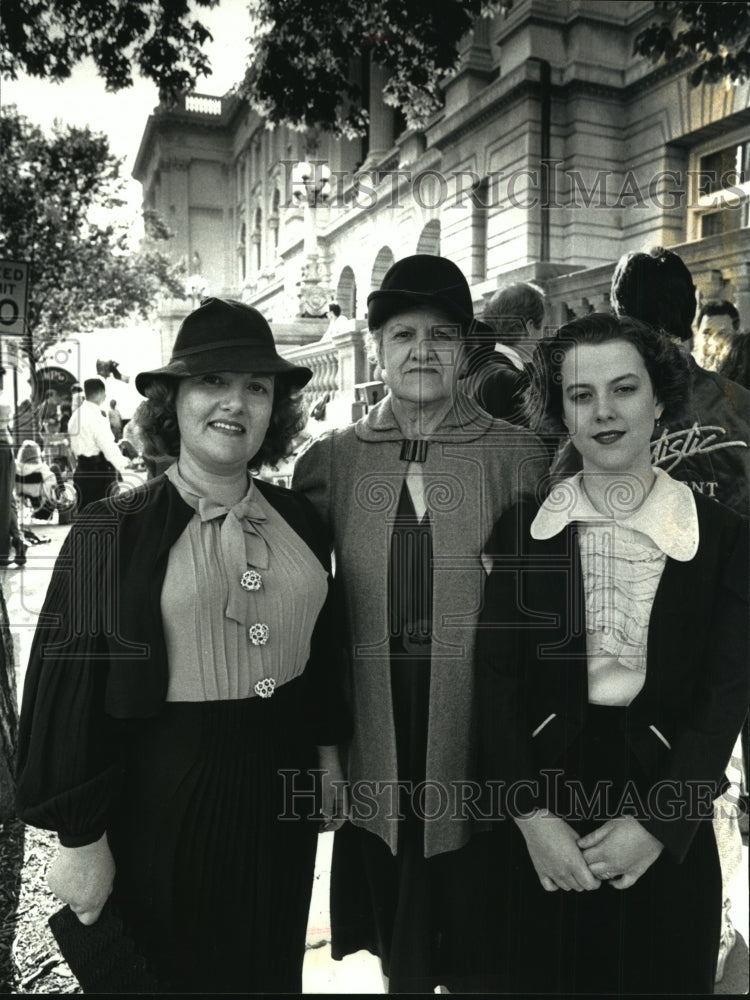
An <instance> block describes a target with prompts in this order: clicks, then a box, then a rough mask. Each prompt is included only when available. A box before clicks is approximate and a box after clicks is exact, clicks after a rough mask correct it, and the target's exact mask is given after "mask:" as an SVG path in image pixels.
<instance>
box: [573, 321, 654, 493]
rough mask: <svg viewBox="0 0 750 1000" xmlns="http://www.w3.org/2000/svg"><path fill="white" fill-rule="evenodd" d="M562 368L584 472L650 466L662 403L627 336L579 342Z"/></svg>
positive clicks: (643, 469) (643, 470)
mask: <svg viewBox="0 0 750 1000" xmlns="http://www.w3.org/2000/svg"><path fill="white" fill-rule="evenodd" d="M560 374H561V376H562V399H563V420H564V422H565V426H566V427H567V428H568V430H569V432H570V440H571V443H572V444H573V446H574V447H575V448H576V450H577V451H578V452H579V454H580V455H581V458H582V460H583V469H584V472H607V473H612V472H628V473H633V474H635V475H638V474H643V473H647V472H649V471H650V469H651V446H650V442H651V434H652V432H653V429H654V422H655V420H658V418H659V417H660V416H661V412H662V406H661V404H660V403H659V402H658V401H657V400H656V397H655V395H654V389H653V386H652V384H651V378H650V376H649V374H648V371H647V369H646V366H645V364H644V362H643V358H642V357H641V355H640V353H639V352H638V350H637V349H636V348H635V347H634V346H633V345H632V344H631V343H629V342H628V341H627V340H610V341H606V342H604V343H602V344H576V345H575V347H572V348H571V349H570V350H569V351H568V352H567V354H566V355H565V359H564V361H563V363H562V366H561V369H560Z"/></svg>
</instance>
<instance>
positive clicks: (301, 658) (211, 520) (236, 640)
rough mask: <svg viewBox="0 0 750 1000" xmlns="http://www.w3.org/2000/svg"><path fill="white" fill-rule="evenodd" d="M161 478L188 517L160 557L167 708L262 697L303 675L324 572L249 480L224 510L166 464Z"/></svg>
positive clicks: (323, 595)
mask: <svg viewBox="0 0 750 1000" xmlns="http://www.w3.org/2000/svg"><path fill="white" fill-rule="evenodd" d="M166 476H167V477H168V478H169V479H170V481H171V482H172V484H173V486H174V487H175V488H176V489H177V490H178V492H179V494H180V496H181V497H182V499H183V500H184V501H185V502H186V503H187V504H189V505H190V506H191V507H193V509H194V510H195V515H194V516H193V517H192V519H191V520H190V521H189V522H188V525H187V527H186V528H185V531H184V532H183V533H182V535H181V536H180V537H179V538H178V540H177V542H176V543H175V544H174V545H173V546H172V548H171V550H170V552H169V561H168V563H167V572H166V576H165V579H164V586H163V588H162V593H161V613H162V618H163V622H164V635H165V639H166V645H167V659H168V667H169V687H168V690H167V701H216V700H227V699H238V698H252V697H256V696H257V695H259V694H268V693H269V692H270V690H273V688H276V687H278V686H280V685H281V684H285V683H287V682H288V681H290V680H293V679H294V678H295V677H297V676H298V675H299V674H301V673H302V671H303V670H304V668H305V665H306V663H307V661H308V659H309V657H310V639H311V636H312V632H313V629H314V627H315V623H316V621H317V618H318V615H319V613H320V611H321V609H322V607H323V604H324V602H325V599H326V594H327V589H328V577H327V574H326V572H325V570H324V568H323V567H322V566H321V564H320V561H319V560H318V559H317V558H316V556H315V555H314V553H313V552H312V551H311V550H310V548H309V547H308V546H307V545H306V544H305V542H304V541H303V540H302V539H301V538H300V537H299V535H298V534H297V533H296V532H295V531H294V530H293V529H292V528H291V527H290V526H289V524H287V522H286V521H285V520H284V519H283V518H282V517H281V515H280V514H279V513H278V512H277V511H276V510H275V508H274V507H272V506H271V504H270V503H268V501H267V500H266V499H265V498H264V497H263V496H262V495H261V493H260V491H259V490H257V489H256V488H255V487H254V485H253V483H252V481H251V482H250V487H249V489H248V492H247V494H246V495H245V497H244V498H243V499H242V500H241V501H240V502H239V503H238V504H236V505H235V506H234V507H233V508H232V509H231V510H229V511H228V512H227V508H225V507H222V506H220V505H219V504H216V503H213V502H212V501H211V500H210V498H209V497H207V496H205V495H203V496H202V495H201V494H200V493H199V492H198V491H197V490H196V489H195V488H194V487H193V486H192V485H189V484H188V483H186V482H185V480H184V479H183V478H182V477H181V476H180V474H179V472H178V470H177V464H176V463H175V464H174V465H172V466H171V467H170V468H169V469H168V470H167V471H166ZM229 519H234V522H232V521H230V520H229ZM227 521H229V524H228V525H227V524H226V522H227ZM228 529H229V538H228V539H227V530H228Z"/></svg>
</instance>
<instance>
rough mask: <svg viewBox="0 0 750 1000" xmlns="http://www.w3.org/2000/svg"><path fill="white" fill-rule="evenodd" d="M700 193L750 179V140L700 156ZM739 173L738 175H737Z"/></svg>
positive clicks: (709, 192)
mask: <svg viewBox="0 0 750 1000" xmlns="http://www.w3.org/2000/svg"><path fill="white" fill-rule="evenodd" d="M700 170H701V174H702V175H703V174H708V176H707V177H704V176H701V178H700V194H702V195H705V194H712V193H713V192H714V191H720V190H721V189H722V188H726V187H732V186H733V185H735V184H744V183H745V182H746V181H748V180H750V142H742V143H739V144H735V145H732V146H726V147H725V148H724V149H719V150H717V151H716V152H715V153H709V155H708V156H701V159H700ZM738 175H739V177H738Z"/></svg>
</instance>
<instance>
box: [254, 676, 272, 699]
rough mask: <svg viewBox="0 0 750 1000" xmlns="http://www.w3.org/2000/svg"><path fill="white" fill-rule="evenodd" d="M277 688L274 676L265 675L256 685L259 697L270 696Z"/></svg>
mask: <svg viewBox="0 0 750 1000" xmlns="http://www.w3.org/2000/svg"><path fill="white" fill-rule="evenodd" d="M275 690H276V681H275V680H274V679H273V677H264V678H263V680H262V681H258V683H257V684H256V685H255V693H256V694H257V695H258V697H259V698H270V697H271V695H272V694H273V693H274V691H275Z"/></svg>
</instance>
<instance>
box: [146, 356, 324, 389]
mask: <svg viewBox="0 0 750 1000" xmlns="http://www.w3.org/2000/svg"><path fill="white" fill-rule="evenodd" d="M243 371H246V372H252V373H253V374H255V375H275V376H281V377H283V378H284V380H285V381H286V382H289V383H290V384H291V385H293V386H294V388H295V389H302V388H303V387H304V386H306V385H307V383H308V382H309V381H310V379H311V378H312V377H313V373H312V370H311V369H310V368H306V367H305V366H304V365H293V364H292V363H291V362H290V361H286V360H285V359H284V358H281V357H276V358H267V359H265V360H259V359H258V357H257V355H255V356H253V354H252V353H250V354H248V356H247V357H245V358H243V357H242V352H239V351H237V349H236V348H227V349H224V350H221V349H220V350H214V351H211V352H210V354H208V355H207V354H206V353H205V352H204V353H201V354H199V355H196V356H195V357H185V358H176V359H175V360H173V361H170V362H169V364H167V365H164V366H163V367H162V368H153V369H151V370H150V371H146V372H139V373H138V374H137V375H136V377H135V387H136V389H137V390H138V392H139V393H140V394H141V395H142V396H145V394H146V393H145V390H146V388H147V387H148V385H149V383H150V382H151V381H152V379H154V378H158V377H159V376H167V377H168V378H191V377H193V376H195V375H209V374H211V373H213V372H243Z"/></svg>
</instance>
